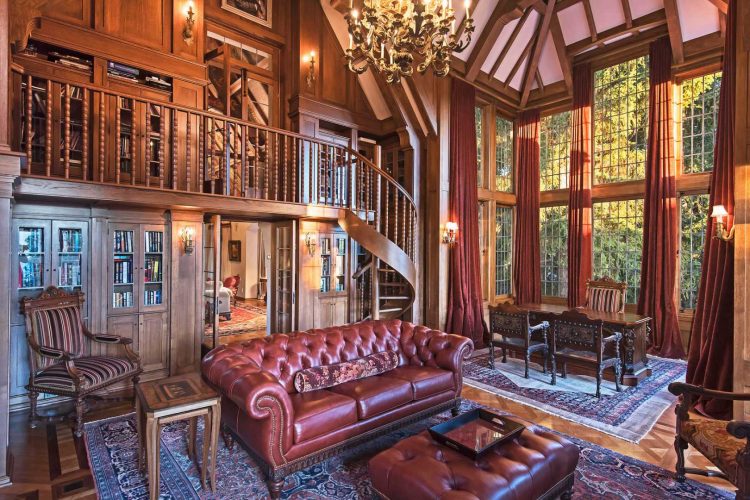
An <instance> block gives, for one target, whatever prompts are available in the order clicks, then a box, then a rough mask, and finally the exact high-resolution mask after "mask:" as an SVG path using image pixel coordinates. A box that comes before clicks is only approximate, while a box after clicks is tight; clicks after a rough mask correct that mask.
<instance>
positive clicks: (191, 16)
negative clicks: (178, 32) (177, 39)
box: [182, 0, 195, 45]
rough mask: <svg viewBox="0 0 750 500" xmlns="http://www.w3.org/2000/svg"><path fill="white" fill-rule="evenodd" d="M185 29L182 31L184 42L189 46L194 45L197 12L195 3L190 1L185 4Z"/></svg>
mask: <svg viewBox="0 0 750 500" xmlns="http://www.w3.org/2000/svg"><path fill="white" fill-rule="evenodd" d="M185 6H186V7H187V9H185V27H184V28H183V29H182V40H183V41H184V42H185V43H186V44H188V45H192V44H193V27H195V11H193V1H192V0H188V2H187V3H186V4H185Z"/></svg>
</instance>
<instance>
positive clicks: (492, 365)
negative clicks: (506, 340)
mask: <svg viewBox="0 0 750 500" xmlns="http://www.w3.org/2000/svg"><path fill="white" fill-rule="evenodd" d="M488 364H489V366H490V368H495V344H493V343H492V342H491V341H490V359H489V362H488Z"/></svg>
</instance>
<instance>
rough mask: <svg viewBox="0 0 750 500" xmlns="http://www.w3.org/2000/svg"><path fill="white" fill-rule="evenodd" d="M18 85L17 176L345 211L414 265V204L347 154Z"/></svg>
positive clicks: (58, 85) (39, 84) (52, 83)
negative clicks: (21, 158)
mask: <svg viewBox="0 0 750 500" xmlns="http://www.w3.org/2000/svg"><path fill="white" fill-rule="evenodd" d="M16 80H17V81H20V85H19V87H20V88H18V89H16V90H17V91H16V93H15V94H14V95H17V96H19V99H18V102H16V103H14V104H15V105H14V110H13V116H14V117H15V118H17V123H18V129H17V130H16V131H15V132H16V135H15V142H16V146H17V147H18V148H20V150H21V151H24V152H25V153H26V156H27V161H26V163H25V165H24V167H23V172H22V174H23V175H26V176H40V177H45V178H59V179H67V180H78V181H86V182H94V183H100V184H109V185H125V186H140V187H145V188H149V189H158V190H168V191H173V192H182V193H207V194H214V195H220V196H228V197H233V198H250V199H259V200H275V201H280V202H287V203H300V204H309V205H321V206H328V207H339V208H346V209H349V210H351V211H352V212H354V213H355V214H356V215H357V216H358V217H360V218H361V219H362V220H363V221H365V222H366V223H367V224H368V225H369V226H371V227H372V228H374V229H375V230H377V231H378V232H379V233H380V234H382V235H384V236H385V237H386V238H388V239H389V240H391V241H392V242H393V243H395V244H396V245H398V246H399V248H401V249H402V250H403V251H404V252H405V253H406V254H408V255H409V257H410V258H411V259H414V254H415V245H416V241H415V233H416V224H417V213H416V207H415V205H414V201H413V199H412V197H411V196H410V195H409V194H408V193H407V192H406V191H405V190H404V188H403V187H402V186H400V185H399V184H398V183H397V182H396V181H395V180H394V179H393V178H392V177H391V176H390V175H388V174H387V173H386V172H384V171H383V170H381V169H380V168H379V167H378V166H376V165H375V164H373V163H372V162H371V161H369V160H368V159H366V158H364V157H363V156H361V155H360V154H358V153H357V152H355V151H353V150H352V149H350V148H347V147H342V146H338V145H336V144H332V143H329V142H326V141H321V140H318V139H315V138H312V137H306V136H304V135H300V134H296V133H293V132H289V131H286V130H280V129H276V128H272V127H266V126H262V125H258V124H255V123H251V122H246V121H242V120H237V119H234V118H229V117H226V116H223V115H217V114H213V113H209V112H205V111H200V110H196V109H191V108H188V107H184V106H178V105H174V104H170V103H165V102H160V101H155V100H150V99H146V98H143V97H139V96H135V95H128V94H123V93H114V92H112V91H110V90H108V89H104V88H100V87H97V86H94V85H89V84H80V83H69V82H63V81H56V80H51V79H48V78H41V77H36V76H34V75H30V74H23V75H20V78H18V79H16Z"/></svg>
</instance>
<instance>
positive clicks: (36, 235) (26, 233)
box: [19, 227, 44, 253]
mask: <svg viewBox="0 0 750 500" xmlns="http://www.w3.org/2000/svg"><path fill="white" fill-rule="evenodd" d="M19 236H20V243H21V246H22V247H24V246H25V247H26V248H25V250H26V251H27V252H32V253H39V252H41V251H42V246H43V245H44V231H43V230H42V228H36V227H22V228H20V230H19Z"/></svg>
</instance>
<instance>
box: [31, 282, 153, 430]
mask: <svg viewBox="0 0 750 500" xmlns="http://www.w3.org/2000/svg"><path fill="white" fill-rule="evenodd" d="M82 306H83V293H82V292H76V293H70V294H68V293H65V292H64V291H63V290H60V289H59V288H55V287H53V286H51V287H49V288H47V289H46V290H45V291H43V292H42V293H41V295H39V296H38V297H36V298H34V299H32V298H30V297H25V298H24V299H23V300H22V301H21V311H22V312H23V314H24V316H25V317H26V340H27V341H28V343H29V367H30V370H29V385H27V386H26V390H28V391H29V399H30V401H31V423H32V426H34V425H36V419H37V413H36V402H37V398H38V397H39V394H40V393H44V394H56V395H58V396H68V397H71V398H73V399H75V402H76V422H75V434H76V436H79V437H80V436H81V434H82V432H83V410H84V407H85V404H84V398H85V397H86V396H88V395H89V394H91V393H92V392H94V391H97V390H99V389H102V388H104V387H107V386H109V385H112V384H114V383H117V382H120V381H121V380H126V379H133V383H137V382H138V376H139V375H140V373H141V371H142V369H141V360H140V358H139V357H138V354H136V353H135V352H134V351H133V350H132V349H131V347H130V344H131V343H132V342H133V341H132V340H131V339H128V338H122V337H119V336H117V335H107V334H93V333H91V332H89V330H88V329H87V328H86V325H84V324H83V320H82V318H81V307H82ZM89 341H90V342H95V343H99V344H119V345H122V346H123V348H124V353H125V357H115V356H107V355H102V356H92V355H89V354H88V353H89V352H90V349H88V347H89V346H88V345H87V344H88V343H89ZM102 350H103V349H102Z"/></svg>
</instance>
